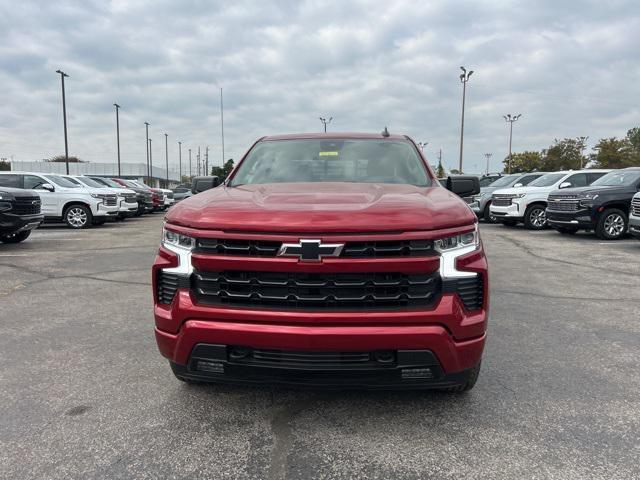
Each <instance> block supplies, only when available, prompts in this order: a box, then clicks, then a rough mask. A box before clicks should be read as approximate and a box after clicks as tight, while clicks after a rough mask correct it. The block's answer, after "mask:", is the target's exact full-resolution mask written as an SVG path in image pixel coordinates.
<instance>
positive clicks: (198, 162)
mask: <svg viewBox="0 0 640 480" xmlns="http://www.w3.org/2000/svg"><path fill="white" fill-rule="evenodd" d="M196 162H197V164H198V176H200V147H198V156H197V157H196Z"/></svg>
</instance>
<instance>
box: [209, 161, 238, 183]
mask: <svg viewBox="0 0 640 480" xmlns="http://www.w3.org/2000/svg"><path fill="white" fill-rule="evenodd" d="M233 166H234V163H233V158H230V159H229V160H227V161H226V162H225V164H224V167H211V175H214V176H216V177H218V178H219V179H220V181H222V180H224V179H226V178H227V177H228V176H229V174H230V173H231V171H232V170H233Z"/></svg>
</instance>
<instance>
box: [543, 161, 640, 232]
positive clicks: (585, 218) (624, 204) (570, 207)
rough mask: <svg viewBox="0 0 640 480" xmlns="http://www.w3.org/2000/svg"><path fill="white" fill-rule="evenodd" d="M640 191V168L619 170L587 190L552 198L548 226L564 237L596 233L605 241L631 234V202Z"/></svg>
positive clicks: (563, 192) (558, 193)
mask: <svg viewBox="0 0 640 480" xmlns="http://www.w3.org/2000/svg"><path fill="white" fill-rule="evenodd" d="M638 190H640V167H634V168H625V169H622V170H615V171H613V172H609V173H607V174H606V175H604V176H602V177H600V178H599V179H597V180H596V181H595V182H593V183H592V184H591V185H589V186H587V187H580V188H566V189H564V190H558V191H553V192H551V193H550V194H549V201H548V203H547V211H546V215H547V223H548V224H549V226H551V227H553V228H555V229H556V230H558V231H559V232H560V233H567V234H572V233H576V232H577V231H578V230H593V231H595V234H596V236H597V237H598V238H600V239H602V240H617V239H619V238H622V237H624V236H625V235H626V234H627V229H628V224H629V209H630V206H631V199H632V198H633V196H634V195H635V194H636V193H638Z"/></svg>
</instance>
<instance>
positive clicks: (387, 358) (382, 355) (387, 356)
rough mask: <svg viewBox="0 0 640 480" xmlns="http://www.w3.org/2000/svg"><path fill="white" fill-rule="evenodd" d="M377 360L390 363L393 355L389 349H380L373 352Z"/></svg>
mask: <svg viewBox="0 0 640 480" xmlns="http://www.w3.org/2000/svg"><path fill="white" fill-rule="evenodd" d="M373 356H374V357H375V359H376V361H377V362H380V363H392V362H393V360H394V355H393V352H392V351H389V350H381V351H377V352H375V353H374V354H373Z"/></svg>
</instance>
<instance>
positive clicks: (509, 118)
mask: <svg viewBox="0 0 640 480" xmlns="http://www.w3.org/2000/svg"><path fill="white" fill-rule="evenodd" d="M521 116H522V114H520V113H519V114H517V115H512V114H510V113H508V114H506V115H503V116H502V118H504V121H505V122H509V162H508V163H507V173H511V160H512V155H511V140H512V138H513V122H517V121H518V119H519V118H520V117H521Z"/></svg>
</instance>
